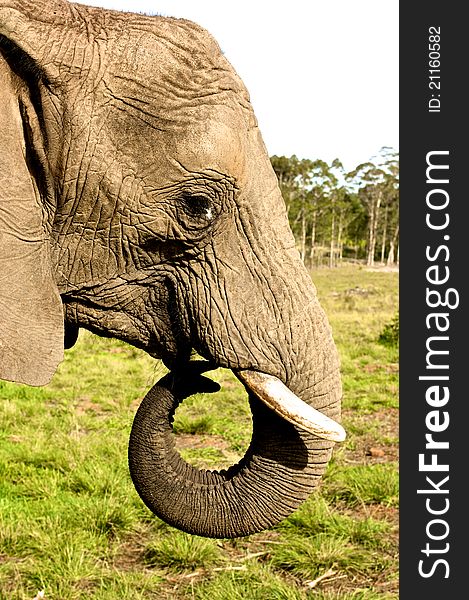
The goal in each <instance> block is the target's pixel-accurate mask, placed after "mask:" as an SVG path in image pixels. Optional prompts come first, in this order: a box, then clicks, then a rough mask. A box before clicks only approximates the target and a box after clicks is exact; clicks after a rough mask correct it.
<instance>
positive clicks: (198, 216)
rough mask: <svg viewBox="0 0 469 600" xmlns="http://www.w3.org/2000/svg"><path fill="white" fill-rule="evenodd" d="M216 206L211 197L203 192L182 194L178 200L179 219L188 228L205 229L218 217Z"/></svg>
mask: <svg viewBox="0 0 469 600" xmlns="http://www.w3.org/2000/svg"><path fill="white" fill-rule="evenodd" d="M216 216H217V215H216V208H215V205H214V202H213V201H212V199H211V198H208V197H207V196H202V195H201V194H182V196H180V198H179V202H178V217H179V221H180V222H182V224H183V225H184V226H185V227H187V228H188V229H203V228H204V227H207V226H208V225H210V224H211V223H212V222H213V221H214V219H215V217H216Z"/></svg>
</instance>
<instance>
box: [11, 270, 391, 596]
mask: <svg viewBox="0 0 469 600" xmlns="http://www.w3.org/2000/svg"><path fill="white" fill-rule="evenodd" d="M314 281H315V283H316V286H317V288H318V293H319V296H320V298H321V302H322V304H323V306H324V308H325V309H326V311H327V313H328V316H329V319H330V321H331V325H332V327H333V331H334V337H335V339H336V342H337V345H338V348H339V352H340V355H341V361H342V373H343V384H344V399H343V422H344V425H345V427H346V429H347V431H348V439H347V441H346V442H345V443H344V444H341V445H338V446H337V447H336V449H335V451H334V456H333V459H332V461H331V464H330V465H329V468H328V470H327V472H326V475H325V477H324V479H323V483H322V485H321V487H320V489H319V491H318V492H317V493H316V494H313V495H312V496H311V497H310V499H309V500H308V501H307V502H305V503H304V504H303V506H301V507H300V508H299V509H298V510H297V511H296V512H295V513H294V514H293V515H291V516H290V517H289V518H288V519H286V520H285V521H284V522H283V523H281V524H279V525H278V526H277V527H276V528H274V529H273V530H271V531H267V532H263V533H260V534H257V535H253V536H250V537H247V538H241V539H238V540H231V541H230V540H218V541H217V540H210V539H203V538H199V537H196V536H189V535H187V534H184V533H181V532H179V531H177V530H175V529H174V528H172V527H170V526H168V525H166V524H165V523H163V522H162V521H160V520H159V519H157V518H156V517H155V516H153V515H152V514H151V513H150V512H149V511H148V510H147V509H146V507H145V506H144V505H143V503H142V502H141V501H140V499H139V497H138V495H137V494H136V492H135V490H134V488H133V485H132V483H131V481H130V477H129V473H128V467H127V443H128V435H129V431H130V427H131V424H132V419H133V415H134V414H135V411H136V408H137V406H138V404H139V402H140V400H141V399H142V398H143V396H144V395H145V393H146V391H147V390H148V389H149V387H151V385H152V384H153V383H154V382H155V381H157V380H158V379H159V378H160V377H161V376H162V375H163V374H164V373H165V369H164V367H162V366H161V365H160V363H158V362H155V361H153V360H152V359H150V358H149V357H148V356H146V355H145V354H144V353H143V352H140V351H138V350H135V349H133V348H131V347H130V346H127V345H126V344H123V343H121V342H118V341H115V340H104V339H100V338H97V337H95V336H92V335H91V334H88V333H86V332H82V333H81V334H80V338H79V341H78V343H77V345H76V346H75V347H74V348H73V349H72V350H70V351H68V352H67V353H66V359H65V361H64V363H63V364H62V365H61V366H60V368H59V371H58V373H57V374H56V375H55V377H54V379H53V381H52V383H51V384H50V385H49V386H46V387H44V388H29V387H26V386H20V385H13V384H9V383H5V382H0V398H1V402H0V600H32V599H33V598H35V597H36V596H37V594H38V593H39V592H40V591H42V590H43V591H44V598H45V599H48V600H50V599H54V600H75V599H76V600H79V599H85V598H86V599H88V598H95V599H97V600H111V599H112V600H119V599H126V600H134V599H136V600H137V599H150V598H152V599H153V598H157V599H160V598H162V599H166V598H168V599H173V598H174V599H176V600H178V599H181V600H183V599H186V598H187V599H189V598H196V599H199V600H205V599H209V598H210V599H211V600H212V599H213V600H217V599H220V600H221V599H222V598H223V600H225V599H228V600H236V599H238V598H239V599H243V600H244V599H247V598H249V599H250V600H251V599H252V600H258V599H259V600H264V599H265V600H271V599H282V600H306V599H310V598H314V599H316V600H395V599H396V598H397V597H398V591H397V589H398V583H397V510H398V489H397V486H398V481H397V458H398V457H397V406H398V404H397V385H398V368H397V363H398V354H397V347H396V346H395V345H393V344H387V345H386V344H382V343H380V341H379V337H380V334H381V333H382V331H383V329H384V328H385V327H386V325H387V324H389V323H392V321H393V319H394V317H395V315H396V309H397V274H396V273H390V272H385V271H381V272H380V271H378V270H375V271H368V270H366V269H364V268H363V269H361V268H359V267H356V266H353V267H343V268H339V269H335V270H329V269H320V270H318V271H316V272H315V274H314ZM210 376H211V377H212V378H213V379H215V380H217V381H218V382H220V383H221V384H222V391H221V392H220V393H218V394H215V395H212V394H200V395H196V396H194V397H192V398H189V399H187V401H185V402H184V403H183V404H182V405H181V406H180V407H179V408H178V410H177V411H176V415H175V424H174V428H175V432H176V439H177V447H178V448H179V451H180V452H181V454H182V455H183V456H184V457H185V458H186V459H187V460H188V461H190V462H192V463H193V464H196V465H198V466H203V467H205V468H215V467H219V466H223V467H225V466H227V465H228V464H232V463H233V462H235V461H237V460H238V459H239V458H240V457H241V456H242V455H243V453H244V451H245V450H246V448H247V446H248V444H249V439H250V435H251V418H250V412H249V406H248V402H247V399H246V398H245V394H244V391H243V389H242V386H241V385H240V384H239V383H238V381H237V380H236V378H235V377H234V376H233V375H232V374H231V373H230V372H228V371H225V370H222V369H220V370H218V371H215V372H212V373H211V374H210Z"/></svg>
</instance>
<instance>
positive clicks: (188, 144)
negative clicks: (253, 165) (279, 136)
mask: <svg viewBox="0 0 469 600" xmlns="http://www.w3.org/2000/svg"><path fill="white" fill-rule="evenodd" d="M221 116H222V115H218V118H216V119H209V120H205V121H203V120H202V121H198V122H197V123H194V126H193V127H191V128H189V129H188V130H187V131H185V132H184V134H183V135H178V136H175V137H174V138H173V139H170V140H169V143H168V145H167V148H168V151H169V153H168V155H169V156H173V157H174V159H175V160H176V161H177V164H178V165H180V167H181V168H182V169H184V170H187V171H190V172H198V171H200V170H201V169H204V170H207V169H208V170H213V171H216V172H217V173H220V174H222V175H228V176H230V177H232V178H233V179H234V180H235V182H236V184H237V185H238V186H242V185H244V184H245V179H246V176H247V173H246V159H247V156H248V154H249V152H248V137H247V134H246V130H245V129H244V128H237V129H236V128H235V127H234V126H233V124H232V123H231V122H230V119H228V118H227V119H226V120H225V121H222V119H221V118H220V117H221Z"/></svg>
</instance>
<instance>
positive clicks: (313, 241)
mask: <svg viewBox="0 0 469 600" xmlns="http://www.w3.org/2000/svg"><path fill="white" fill-rule="evenodd" d="M317 218H318V217H317V214H316V211H314V213H313V222H312V225H311V248H310V251H309V258H310V260H311V267H313V265H314V249H315V245H316V222H317Z"/></svg>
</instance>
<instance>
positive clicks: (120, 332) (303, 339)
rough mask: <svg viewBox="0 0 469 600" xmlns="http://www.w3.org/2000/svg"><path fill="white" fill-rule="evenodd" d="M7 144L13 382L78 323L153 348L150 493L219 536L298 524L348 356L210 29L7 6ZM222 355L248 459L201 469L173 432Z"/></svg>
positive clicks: (7, 330) (1, 189)
mask: <svg viewBox="0 0 469 600" xmlns="http://www.w3.org/2000/svg"><path fill="white" fill-rule="evenodd" d="M0 143H1V146H0V148H1V149H0V244H1V253H0V284H1V285H0V311H1V319H0V377H2V378H4V379H8V380H12V381H18V382H23V383H27V384H31V385H43V384H46V383H47V382H48V381H49V380H50V379H51V377H52V375H53V373H54V372H55V369H56V367H57V365H58V364H59V363H60V361H61V360H62V358H63V348H64V339H65V346H66V347H67V346H69V345H71V344H73V342H74V340H75V339H76V334H77V331H78V328H79V327H84V328H86V329H88V330H91V331H93V332H95V333H97V334H98V335H102V336H108V337H116V338H119V339H121V340H124V341H126V342H128V343H130V344H132V345H134V346H136V347H138V348H141V349H144V350H145V351H146V352H148V353H149V354H150V355H151V356H152V357H155V358H161V359H162V360H163V361H164V363H165V365H166V366H167V367H168V368H169V369H170V374H169V375H168V376H167V377H165V378H164V380H162V381H161V382H159V384H157V385H156V386H155V387H154V388H153V389H152V390H151V391H150V392H149V394H148V395H147V397H146V398H145V400H144V402H143V403H142V406H141V408H140V409H139V411H138V413H137V416H136V419H135V422H134V427H133V431H132V435H131V440H130V447H129V463H130V470H131V475H132V478H133V480H134V482H135V485H136V487H137V489H138V491H139V493H140V494H141V496H142V498H143V500H144V501H145V503H146V504H147V505H148V506H149V507H150V508H151V510H153V511H154V512H155V513H156V514H158V515H159V516H161V517H162V518H163V519H165V520H166V521H168V522H170V523H171V524H173V525H175V526H177V527H179V528H181V529H183V530H186V531H189V532H192V533H197V534H200V535H206V536H214V537H235V536H239V535H247V534H248V533H252V532H254V531H259V530H262V529H265V528H267V527H270V526H271V525H273V524H275V523H276V522H278V521H279V520H281V519H283V518H285V517H286V516H287V515H288V514H290V513H291V512H292V511H293V510H295V509H296V508H297V506H299V504H300V503H301V502H303V501H304V500H305V499H306V498H307V496H308V495H309V493H310V492H311V491H312V490H313V489H314V487H315V486H316V485H317V483H318V481H319V479H320V477H321V475H322V473H323V472H324V469H325V467H326V465H327V462H328V460H329V458H330V456H331V451H332V446H333V443H334V441H337V440H340V439H342V438H343V430H342V428H341V427H340V425H338V423H336V422H335V421H334V420H333V419H338V418H339V417H340V399H341V384H340V376H339V361H338V355H337V351H336V349H335V346H334V342H333V339H332V335H331V331H330V327H329V324H328V322H327V319H326V316H325V314H324V312H323V310H322V309H321V307H320V305H319V303H318V300H317V296H316V292H315V288H314V285H313V284H312V282H311V278H310V276H309V274H308V272H307V271H306V270H305V268H304V266H303V264H302V262H301V260H300V257H299V254H298V252H297V250H296V249H295V242H294V238H293V235H292V233H291V230H290V228H289V225H288V220H287V216H286V210H285V205H284V202H283V200H282V197H281V194H280V190H279V187H278V183H277V180H276V177H275V174H274V172H273V170H272V167H271V165H270V161H269V158H268V155H267V152H266V149H265V146H264V144H263V141H262V138H261V135H260V133H259V129H258V126H257V122H256V119H255V116H254V113H253V110H252V107H251V104H250V101H249V96H248V94H247V92H246V90H245V88H244V85H243V83H242V82H241V81H240V79H239V77H238V76H237V75H236V73H235V72H234V70H233V68H232V67H231V65H230V64H229V63H228V61H227V60H226V58H225V57H224V56H223V54H222V52H221V51H220V49H219V47H218V45H217V44H216V42H215V41H214V40H213V38H212V37H211V36H210V35H209V34H208V33H207V32H206V31H205V30H203V29H202V28H200V27H198V26H197V25H195V24H193V23H191V22H188V21H185V20H179V19H170V18H162V17H148V16H142V15H131V14H124V13H118V12H113V11H105V10H102V9H97V8H91V7H85V6H81V5H74V4H71V3H68V2H67V1H65V0H47V1H46V0H0ZM64 327H65V329H64ZM64 332H65V335H64ZM194 350H195V351H196V352H197V353H198V354H199V355H200V356H201V357H203V358H204V359H206V361H207V363H206V364H202V366H200V364H199V363H198V362H194V361H189V358H190V356H191V353H192V352H193V351H194ZM209 366H210V368H213V367H225V368H229V369H232V370H233V372H234V373H235V374H236V375H237V376H238V377H239V379H240V380H241V381H242V382H243V383H244V385H245V386H246V389H247V390H248V393H249V397H250V402H251V407H252V412H253V437H252V442H251V445H250V448H249V450H248V452H247V454H246V456H245V457H244V459H243V460H242V461H241V462H240V463H239V464H238V465H235V466H233V467H232V468H230V469H229V470H228V471H222V472H205V471H199V470H196V469H193V468H192V467H190V466H189V465H187V464H186V463H184V462H183V461H182V459H181V458H180V456H179V455H178V454H177V452H175V450H174V447H173V443H172V439H171V438H172V436H171V419H172V414H173V413H174V410H175V406H176V404H177V403H178V402H180V401H181V400H183V399H184V398H185V397H186V396H187V395H188V394H190V393H192V392H194V391H199V390H200V389H202V388H203V387H204V386H206V385H209V384H208V383H207V380H206V379H205V378H203V377H202V376H201V372H202V371H204V370H206V369H207V368H208V367H209Z"/></svg>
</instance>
